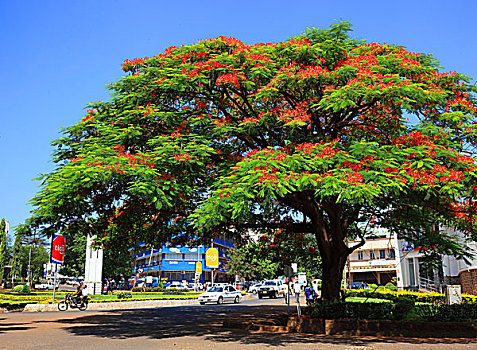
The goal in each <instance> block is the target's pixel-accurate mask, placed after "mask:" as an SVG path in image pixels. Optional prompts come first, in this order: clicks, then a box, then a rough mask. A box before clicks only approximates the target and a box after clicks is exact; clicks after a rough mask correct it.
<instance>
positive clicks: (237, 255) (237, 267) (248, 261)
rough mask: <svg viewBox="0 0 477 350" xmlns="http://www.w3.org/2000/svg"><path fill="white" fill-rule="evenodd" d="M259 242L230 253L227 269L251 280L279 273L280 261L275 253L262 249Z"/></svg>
mask: <svg viewBox="0 0 477 350" xmlns="http://www.w3.org/2000/svg"><path fill="white" fill-rule="evenodd" d="M261 248H262V247H261V246H260V245H259V244H258V243H250V244H248V245H245V246H243V247H240V248H238V249H236V250H232V251H231V253H230V260H229V262H228V264H227V270H228V272H229V273H230V274H232V275H239V276H240V277H243V278H245V279H246V280H249V281H260V280H263V279H269V278H274V277H276V275H277V270H278V262H277V261H273V260H275V259H274V258H275V256H274V254H271V252H270V251H266V250H265V249H263V250H262V249H261Z"/></svg>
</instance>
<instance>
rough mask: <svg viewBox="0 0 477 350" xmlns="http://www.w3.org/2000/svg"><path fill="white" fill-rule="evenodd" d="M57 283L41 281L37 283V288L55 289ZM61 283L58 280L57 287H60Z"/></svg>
mask: <svg viewBox="0 0 477 350" xmlns="http://www.w3.org/2000/svg"><path fill="white" fill-rule="evenodd" d="M54 286H55V284H54V283H53V281H45V282H40V283H36V284H35V289H51V290H53V289H54ZM58 286H59V284H58V282H56V287H58Z"/></svg>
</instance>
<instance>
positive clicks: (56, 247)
mask: <svg viewBox="0 0 477 350" xmlns="http://www.w3.org/2000/svg"><path fill="white" fill-rule="evenodd" d="M64 261H65V237H64V236H63V235H55V237H54V238H53V242H52V246H51V262H52V263H54V264H63V262H64Z"/></svg>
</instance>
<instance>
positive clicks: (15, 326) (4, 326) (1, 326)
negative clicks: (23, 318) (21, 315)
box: [0, 318, 34, 344]
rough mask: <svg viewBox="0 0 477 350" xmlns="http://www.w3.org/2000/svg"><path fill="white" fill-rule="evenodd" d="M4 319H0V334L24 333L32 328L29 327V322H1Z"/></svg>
mask: <svg viewBox="0 0 477 350" xmlns="http://www.w3.org/2000/svg"><path fill="white" fill-rule="evenodd" d="M5 319H6V318H0V334H1V333H6V332H11V331H26V330H28V329H31V328H34V327H31V323H30V322H22V323H5V322H3V321H4V320H5ZM23 325H30V326H23ZM0 344H1V342H0Z"/></svg>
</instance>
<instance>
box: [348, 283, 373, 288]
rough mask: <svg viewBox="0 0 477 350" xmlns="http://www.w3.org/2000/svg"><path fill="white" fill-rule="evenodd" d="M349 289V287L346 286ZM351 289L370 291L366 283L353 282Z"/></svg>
mask: <svg viewBox="0 0 477 350" xmlns="http://www.w3.org/2000/svg"><path fill="white" fill-rule="evenodd" d="M346 288H349V286H346ZM351 289H369V286H368V284H367V283H366V282H352V283H351Z"/></svg>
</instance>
